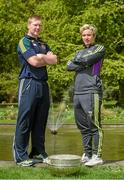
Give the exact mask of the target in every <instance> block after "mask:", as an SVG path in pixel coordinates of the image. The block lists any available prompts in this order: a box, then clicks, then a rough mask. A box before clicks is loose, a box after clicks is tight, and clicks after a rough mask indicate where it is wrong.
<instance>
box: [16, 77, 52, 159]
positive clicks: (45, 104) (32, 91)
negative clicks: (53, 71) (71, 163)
mask: <svg viewBox="0 0 124 180" xmlns="http://www.w3.org/2000/svg"><path fill="white" fill-rule="evenodd" d="M18 106H19V109H18V117H17V123H16V132H15V137H14V143H13V145H14V146H13V147H14V148H13V150H14V159H15V161H16V162H20V161H23V160H26V159H28V158H29V157H28V149H27V148H28V145H29V138H30V134H31V147H32V150H31V151H32V152H33V153H34V155H35V154H40V153H44V152H45V146H44V143H45V129H46V124H47V118H48V111H49V106H50V100H49V88H48V84H47V82H44V81H38V80H35V79H32V78H29V79H22V80H20V83H19V93H18Z"/></svg>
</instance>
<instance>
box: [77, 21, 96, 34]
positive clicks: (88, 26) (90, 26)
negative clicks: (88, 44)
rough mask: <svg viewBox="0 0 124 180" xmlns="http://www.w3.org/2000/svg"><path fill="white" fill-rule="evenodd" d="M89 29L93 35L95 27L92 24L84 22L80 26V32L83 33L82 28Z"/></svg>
mask: <svg viewBox="0 0 124 180" xmlns="http://www.w3.org/2000/svg"><path fill="white" fill-rule="evenodd" d="M86 29H90V30H91V31H92V32H93V35H94V36H96V33H97V28H96V26H95V25H93V24H84V25H83V26H82V27H80V34H82V33H83V31H84V30H86Z"/></svg>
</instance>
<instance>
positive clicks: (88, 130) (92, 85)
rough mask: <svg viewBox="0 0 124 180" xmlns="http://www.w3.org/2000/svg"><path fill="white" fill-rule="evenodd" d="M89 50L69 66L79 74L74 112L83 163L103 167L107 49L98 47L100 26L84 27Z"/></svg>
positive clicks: (84, 35) (82, 28) (84, 39)
mask: <svg viewBox="0 0 124 180" xmlns="http://www.w3.org/2000/svg"><path fill="white" fill-rule="evenodd" d="M80 34H81V37H82V40H83V42H84V45H85V49H83V50H81V51H79V52H78V53H77V54H76V56H75V57H74V59H73V60H71V61H69V62H68V64H67V69H68V70H69V71H75V72H76V74H75V85H74V112H75V119H76V124H77V127H78V128H79V129H80V132H81V134H82V141H83V146H84V154H83V155H82V159H81V161H82V162H83V163H85V165H87V166H94V165H97V164H102V163H103V160H102V159H101V148H102V138H103V135H102V129H101V120H100V116H101V104H102V82H101V79H100V70H101V67H102V63H103V57H104V55H105V48H104V47H103V46H102V45H99V44H95V43H94V41H95V37H96V27H95V26H94V25H90V24H85V25H84V26H82V27H81V28H80Z"/></svg>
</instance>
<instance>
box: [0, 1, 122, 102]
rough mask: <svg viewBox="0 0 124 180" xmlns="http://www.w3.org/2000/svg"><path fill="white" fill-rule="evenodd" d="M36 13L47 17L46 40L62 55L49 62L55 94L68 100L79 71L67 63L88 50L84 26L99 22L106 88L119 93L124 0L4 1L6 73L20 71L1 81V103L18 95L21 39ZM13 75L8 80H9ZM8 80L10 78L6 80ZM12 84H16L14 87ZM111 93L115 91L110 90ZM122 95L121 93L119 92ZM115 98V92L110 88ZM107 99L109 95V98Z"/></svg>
mask: <svg viewBox="0 0 124 180" xmlns="http://www.w3.org/2000/svg"><path fill="white" fill-rule="evenodd" d="M32 14H39V15H41V16H42V17H43V31H42V34H41V38H42V39H43V40H44V41H46V42H48V44H49V45H50V47H51V49H52V50H53V52H54V53H56V54H57V56H58V60H59V62H58V64H57V65H56V66H49V67H48V72H49V84H50V87H51V91H52V95H53V98H54V99H56V100H57V101H58V100H60V99H61V98H62V94H63V92H64V91H65V90H66V89H68V88H69V86H70V84H71V83H72V82H73V75H74V74H73V73H68V72H67V71H66V64H67V62H68V61H69V60H70V59H72V58H73V56H74V54H75V53H76V52H77V51H78V50H79V49H81V48H82V40H81V37H80V34H79V27H80V26H81V25H82V24H84V23H93V24H95V25H96V26H97V27H98V34H97V42H98V43H102V44H103V45H104V46H105V48H106V57H105V62H104V67H103V71H102V76H103V80H104V84H105V90H106V92H107V89H108V88H109V87H110V86H111V89H112V93H114V94H115V96H116V97H117V96H118V94H119V86H118V81H119V80H120V79H124V71H123V61H124V59H123V44H124V38H123V31H124V25H123V18H124V16H123V14H124V4H123V1H120V0H110V1H109V0H105V1H104V0H96V1H95V0H90V1H87V0H81V1H80V0H77V1H75V0H68V1H67V0H42V1H39V0H30V1H24V0H18V3H17V1H16V0H5V1H4V0H1V1H0V17H1V21H0V29H1V31H0V36H1V37H2V38H0V50H1V51H0V64H1V66H0V72H1V73H3V74H4V76H6V75H5V73H6V72H7V76H8V74H11V75H12V74H13V72H16V73H14V75H12V76H14V78H11V80H10V78H3V77H2V75H1V78H2V79H0V102H1V101H3V100H6V101H9V99H8V94H11V92H12V94H14V96H16V93H17V85H15V84H17V83H16V81H15V78H16V77H17V76H18V70H19V62H18V59H17V54H16V49H17V45H18V41H19V39H20V38H21V37H22V36H23V35H24V34H25V33H26V31H27V29H26V23H27V18H28V17H29V16H30V15H32ZM7 79H8V80H7ZM5 80H6V82H4V81H5ZM9 84H11V88H10V86H9ZM109 92H110V91H109ZM116 94H117V95H116ZM110 96H111V97H112V96H113V94H111V92H110ZM106 97H107V96H106Z"/></svg>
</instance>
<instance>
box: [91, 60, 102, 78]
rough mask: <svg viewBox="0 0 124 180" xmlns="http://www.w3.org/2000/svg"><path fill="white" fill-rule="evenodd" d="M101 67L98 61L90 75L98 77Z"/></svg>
mask: <svg viewBox="0 0 124 180" xmlns="http://www.w3.org/2000/svg"><path fill="white" fill-rule="evenodd" d="M101 66H102V60H101V61H98V62H97V63H96V64H94V65H93V70H92V75H99V73H100V69H101Z"/></svg>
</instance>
